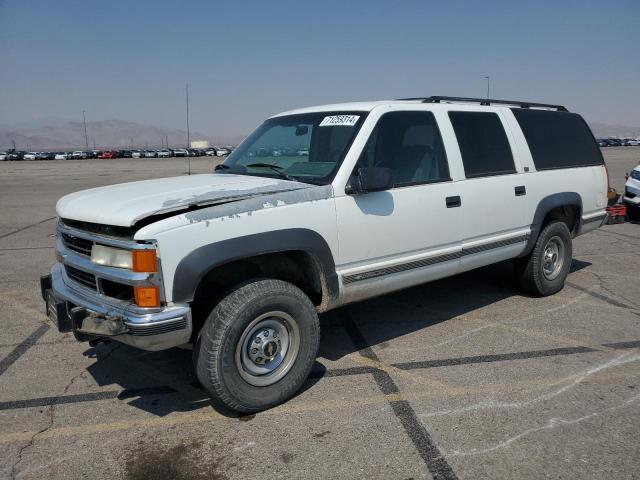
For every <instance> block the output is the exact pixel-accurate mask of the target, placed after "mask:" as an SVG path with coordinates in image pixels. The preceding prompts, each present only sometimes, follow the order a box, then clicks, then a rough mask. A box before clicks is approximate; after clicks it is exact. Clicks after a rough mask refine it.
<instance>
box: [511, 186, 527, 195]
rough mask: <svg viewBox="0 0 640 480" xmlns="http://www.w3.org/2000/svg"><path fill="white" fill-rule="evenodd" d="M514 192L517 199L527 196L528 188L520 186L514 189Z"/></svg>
mask: <svg viewBox="0 0 640 480" xmlns="http://www.w3.org/2000/svg"><path fill="white" fill-rule="evenodd" d="M514 190H515V192H516V197H521V196H522V195H526V194H527V187H525V186H524V185H518V186H517V187H515V188H514Z"/></svg>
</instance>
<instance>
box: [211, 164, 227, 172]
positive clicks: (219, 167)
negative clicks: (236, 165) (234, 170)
mask: <svg viewBox="0 0 640 480" xmlns="http://www.w3.org/2000/svg"><path fill="white" fill-rule="evenodd" d="M230 168H231V167H230V166H229V165H225V164H224V163H219V164H218V165H216V166H215V168H214V169H213V170H214V171H216V170H229V169H230Z"/></svg>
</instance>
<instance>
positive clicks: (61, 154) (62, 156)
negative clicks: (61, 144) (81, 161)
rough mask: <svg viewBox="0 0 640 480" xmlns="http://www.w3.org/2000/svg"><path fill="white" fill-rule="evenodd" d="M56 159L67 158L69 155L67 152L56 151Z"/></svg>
mask: <svg viewBox="0 0 640 480" xmlns="http://www.w3.org/2000/svg"><path fill="white" fill-rule="evenodd" d="M53 158H54V160H67V159H68V158H69V155H68V154H67V153H64V152H62V153H56V156H55V157H53Z"/></svg>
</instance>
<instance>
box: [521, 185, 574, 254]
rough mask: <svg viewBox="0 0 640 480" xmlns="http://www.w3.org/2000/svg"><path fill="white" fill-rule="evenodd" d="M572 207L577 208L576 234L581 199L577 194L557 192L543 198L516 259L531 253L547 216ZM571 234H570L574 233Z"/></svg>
mask: <svg viewBox="0 0 640 480" xmlns="http://www.w3.org/2000/svg"><path fill="white" fill-rule="evenodd" d="M565 206H572V207H577V209H578V220H577V223H576V225H575V227H574V232H575V233H577V232H578V231H579V229H580V225H581V223H582V197H581V196H580V194H579V193H577V192H558V193H554V194H553V195H549V196H548V197H544V198H543V199H542V200H540V202H539V203H538V206H537V207H536V211H535V213H534V214H533V222H532V223H531V235H530V236H529V240H528V241H527V245H526V247H525V249H524V251H523V252H522V253H521V254H520V255H518V257H526V256H527V255H529V253H531V250H533V247H534V246H535V244H536V241H537V240H538V235H539V234H540V230H541V228H542V222H543V221H544V218H545V217H546V216H547V214H548V213H549V212H550V211H551V210H553V209H554V208H558V207H565ZM574 232H572V233H574Z"/></svg>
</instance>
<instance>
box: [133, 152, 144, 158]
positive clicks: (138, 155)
mask: <svg viewBox="0 0 640 480" xmlns="http://www.w3.org/2000/svg"><path fill="white" fill-rule="evenodd" d="M143 155H144V154H143V153H142V152H141V151H140V150H131V158H142V157H143Z"/></svg>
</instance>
